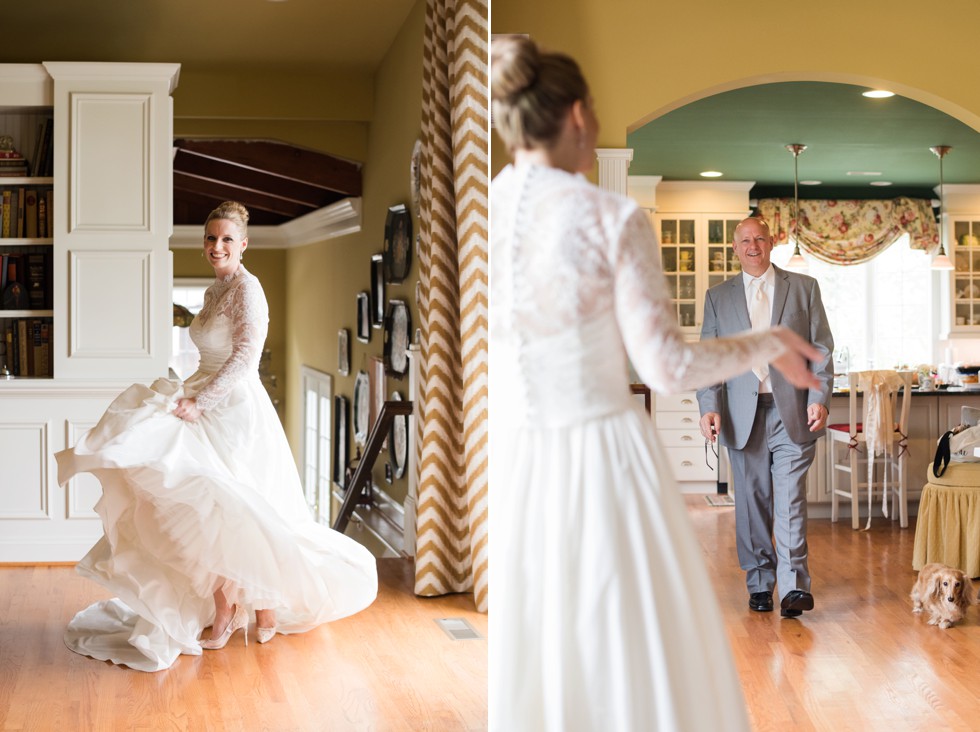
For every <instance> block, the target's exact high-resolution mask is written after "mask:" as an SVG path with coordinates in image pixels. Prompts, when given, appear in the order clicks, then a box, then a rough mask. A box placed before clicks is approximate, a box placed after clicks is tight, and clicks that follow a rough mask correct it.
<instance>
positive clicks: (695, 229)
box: [654, 212, 745, 336]
mask: <svg viewBox="0 0 980 732" xmlns="http://www.w3.org/2000/svg"><path fill="white" fill-rule="evenodd" d="M743 218H745V213H744V212H734V213H718V214H712V213H707V214H670V213H663V214H657V215H656V216H654V226H655V229H656V232H657V236H658V238H659V240H660V262H661V266H662V267H663V271H664V277H665V278H666V279H667V291H668V294H669V296H670V298H671V304H672V305H673V307H674V309H675V311H676V313H677V322H678V323H679V324H680V326H681V329H682V330H683V331H684V332H685V334H686V335H689V336H692V335H698V334H699V333H700V332H701V323H702V321H703V312H704V293H705V290H707V289H708V288H709V287H714V286H715V285H718V284H721V283H722V282H724V281H725V280H726V279H728V278H729V277H731V276H733V275H735V274H738V273H739V272H740V271H741V267H740V265H739V261H738V258H737V257H736V256H735V253H734V251H733V250H732V247H731V242H732V238H733V236H734V234H735V227H736V226H738V223H739V222H740V221H741V220H742V219H743Z"/></svg>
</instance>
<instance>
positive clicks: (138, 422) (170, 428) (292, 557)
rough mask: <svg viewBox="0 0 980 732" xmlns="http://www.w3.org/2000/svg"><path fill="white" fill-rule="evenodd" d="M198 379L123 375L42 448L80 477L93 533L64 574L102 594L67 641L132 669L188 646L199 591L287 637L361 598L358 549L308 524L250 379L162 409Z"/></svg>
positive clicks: (64, 471)
mask: <svg viewBox="0 0 980 732" xmlns="http://www.w3.org/2000/svg"><path fill="white" fill-rule="evenodd" d="M207 378H209V375H208V374H195V375H194V376H192V377H191V378H190V379H188V380H187V382H185V383H184V384H181V383H180V382H176V381H169V380H166V379H159V380H157V381H156V382H154V383H153V385H152V386H150V387H146V386H143V385H140V384H134V385H133V386H131V387H129V388H128V389H127V390H126V391H124V392H123V393H122V394H120V395H119V397H117V398H116V400H115V401H114V402H113V403H112V404H111V405H110V407H109V409H108V410H107V411H106V413H105V415H103V417H102V419H101V420H100V421H99V423H98V424H97V425H96V426H95V427H94V428H93V429H92V430H90V431H89V432H88V433H87V434H86V435H85V436H84V437H83V438H82V439H81V440H80V441H79V442H78V444H77V445H76V446H75V447H74V448H72V449H70V450H65V451H63V452H60V453H58V454H57V455H56V458H57V461H58V480H59V482H61V483H65V482H67V481H68V480H70V479H71V478H72V476H73V475H75V474H76V473H81V472H88V473H92V474H94V475H95V476H96V477H97V478H98V479H99V481H100V482H101V484H102V490H103V493H102V497H101V499H100V500H99V502H98V503H97V504H96V511H97V512H98V514H99V516H100V517H101V518H102V523H103V528H104V533H105V535H104V536H103V538H102V539H100V540H99V542H98V543H96V545H95V546H94V547H92V549H91V550H90V551H89V552H88V554H87V555H86V556H85V557H84V558H83V559H82V560H81V562H80V563H79V564H78V567H77V569H78V571H79V572H80V573H81V574H83V575H86V576H88V577H90V578H91V579H93V580H95V581H96V582H99V583H100V584H102V585H104V586H105V587H106V588H108V589H109V590H111V591H112V592H113V593H114V594H115V595H116V598H115V599H113V600H108V601H105V602H100V603H96V604H95V605H92V606H91V607H89V608H86V609H85V610H83V611H81V612H80V613H78V614H77V615H76V616H75V618H74V619H73V620H72V621H71V623H70V624H69V626H68V629H67V632H66V634H65V641H66V643H67V644H68V646H69V648H71V649H72V650H73V651H76V652H78V653H82V654H85V655H88V656H92V657H93V658H97V659H100V660H111V661H113V662H115V663H119V664H124V665H127V666H130V667H132V668H135V669H139V670H141V671H157V670H160V669H164V668H167V667H169V666H170V665H171V664H173V662H174V661H175V660H176V659H177V657H178V656H179V655H180V654H182V653H185V654H190V655H198V654H200V653H201V647H200V643H199V640H198V639H199V637H200V635H201V631H202V629H203V628H205V627H206V626H208V625H209V624H210V623H211V621H212V619H213V616H214V601H213V594H214V592H215V591H216V590H218V589H222V590H223V592H224V594H225V596H226V597H227V598H228V599H229V601H230V602H233V603H239V604H243V605H245V606H246V607H247V608H248V609H250V610H251V611H253V612H254V610H262V609H272V610H275V612H276V619H277V625H278V630H279V632H281V633H299V632H303V631H306V630H309V629H310V628H313V627H315V626H317V625H319V624H321V623H325V622H328V621H331V620H337V619H339V618H342V617H345V616H348V615H351V614H353V613H355V612H358V611H359V610H361V609H363V608H365V607H367V606H368V605H370V604H371V602H373V600H374V598H375V596H376V595H377V568H376V563H375V559H374V557H373V556H372V555H371V553H370V552H369V551H368V550H367V549H366V548H364V547H363V546H361V545H360V544H358V543H357V542H355V541H353V540H352V539H350V538H348V537H346V536H344V535H342V534H340V533H338V532H335V531H333V530H332V529H329V528H327V527H325V526H321V525H320V524H318V523H317V522H316V521H314V519H313V517H312V515H311V513H310V511H309V509H308V507H307V506H306V502H305V500H304V498H303V494H302V489H301V486H300V482H299V477H298V474H297V471H296V467H295V463H294V462H293V458H292V454H291V452H290V450H289V446H288V443H287V441H286V438H285V434H284V433H283V430H282V427H281V425H280V422H279V418H278V415H277V414H276V412H275V410H274V409H273V407H272V404H271V402H270V400H269V398H268V395H267V394H266V392H265V390H264V388H263V387H262V384H261V382H260V381H259V379H258V377H257V376H255V377H252V376H250V377H248V378H246V379H243V380H242V381H241V382H239V383H238V384H237V385H236V386H235V387H234V389H233V391H232V392H231V394H229V396H228V397H227V398H226V399H225V400H224V402H223V403H222V404H221V405H219V406H218V407H215V408H214V409H212V410H209V411H207V412H205V413H204V414H203V415H202V416H201V418H200V419H198V420H197V421H196V422H185V421H183V420H181V419H178V418H177V417H174V416H173V414H172V413H171V412H172V411H173V407H174V406H175V404H176V401H177V400H178V399H180V398H181V397H183V396H193V395H194V394H196V393H197V391H198V390H199V389H200V388H201V386H202V385H203V384H204V383H205V382H206V380H207Z"/></svg>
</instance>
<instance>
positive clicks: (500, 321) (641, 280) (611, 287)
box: [490, 165, 783, 393]
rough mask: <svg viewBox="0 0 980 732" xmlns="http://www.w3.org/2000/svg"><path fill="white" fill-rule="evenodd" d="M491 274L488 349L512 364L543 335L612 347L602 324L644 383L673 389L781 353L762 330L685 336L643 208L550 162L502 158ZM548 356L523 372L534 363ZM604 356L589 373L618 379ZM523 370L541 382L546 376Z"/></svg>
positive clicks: (495, 189) (711, 380) (494, 193)
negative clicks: (697, 338)
mask: <svg viewBox="0 0 980 732" xmlns="http://www.w3.org/2000/svg"><path fill="white" fill-rule="evenodd" d="M490 281H491V298H492V305H493V306H492V308H491V310H490V327H491V338H492V345H491V351H493V349H494V348H495V347H496V346H497V345H498V344H499V345H501V346H502V347H503V348H505V349H507V350H509V351H510V352H513V353H515V354H517V356H516V358H517V360H518V361H520V360H521V359H520V354H522V353H528V352H529V349H530V350H536V349H538V348H539V344H540V343H542V342H545V343H547V342H548V341H549V340H551V339H554V342H555V343H556V344H558V343H561V344H567V343H568V342H569V336H570V335H573V336H574V340H575V341H576V342H581V343H582V344H584V345H585V346H587V345H588V343H590V342H591V343H592V344H593V345H595V346H597V347H598V346H600V345H601V344H607V345H608V343H609V342H610V341H609V339H608V338H605V337H604V338H602V339H601V340H597V339H596V336H595V333H596V329H597V324H599V325H598V328H600V329H601V328H607V329H608V328H611V329H613V330H615V329H617V328H618V331H619V333H618V334H615V335H614V337H613V339H612V341H611V342H612V343H616V342H617V341H618V342H620V343H622V344H623V345H624V346H625V349H626V352H627V353H628V356H629V359H630V360H631V361H632V364H633V366H634V368H635V369H636V371H637V373H638V374H639V375H640V377H641V378H642V379H643V381H644V382H646V383H647V384H648V385H649V386H650V387H651V388H653V389H655V390H656V391H659V392H668V393H669V392H675V391H679V390H683V389H695V388H699V387H702V386H706V385H708V384H715V383H719V382H721V381H723V380H725V379H727V378H729V377H731V376H735V375H736V374H739V373H743V372H745V371H748V370H749V369H750V368H752V367H753V366H754V365H761V364H763V363H767V362H769V361H771V360H772V359H773V358H775V357H776V356H778V355H780V353H782V350H783V346H782V344H781V342H780V341H779V340H778V338H776V337H775V336H774V335H772V334H771V333H769V332H765V333H757V334H745V335H744V336H741V337H738V338H718V339H712V340H710V341H705V342H703V343H688V342H686V341H685V340H684V337H683V334H682V333H681V331H680V329H679V327H678V325H677V320H676V314H675V311H674V308H673V307H672V305H671V303H670V300H669V298H668V295H667V284H666V281H665V279H664V277H663V275H662V273H661V270H660V262H659V254H658V251H657V242H656V238H655V236H654V233H653V229H652V227H651V226H650V222H649V219H648V217H647V214H646V213H645V212H644V211H643V210H641V209H640V208H638V207H637V206H636V204H635V203H634V202H632V201H631V200H629V199H626V198H623V197H622V196H618V195H615V194H612V193H609V192H606V191H602V190H600V189H599V188H597V187H595V186H594V185H592V184H590V183H589V182H588V181H586V180H585V178H583V177H581V176H577V175H572V174H569V173H566V172H564V171H561V170H557V169H554V168H549V167H545V166H537V165H524V166H516V167H515V166H509V167H507V168H506V169H504V170H503V171H502V172H501V173H500V175H498V176H497V177H496V178H495V179H494V181H493V184H492V187H491V280H490ZM606 335H608V334H606ZM546 363H547V362H546V361H544V362H543V361H541V360H539V359H535V363H534V365H533V366H530V365H524V366H519V367H518V368H524V369H525V370H528V369H530V368H533V369H534V370H536V371H540V370H541V369H542V368H547V366H546ZM599 363H601V361H600V362H599ZM605 363H606V371H605V373H602V372H601V371H602V369H601V368H599V371H600V372H599V373H594V374H592V376H593V378H594V379H596V380H602V379H607V380H608V379H609V378H610V377H612V378H614V379H615V378H616V377H617V376H618V375H617V374H615V373H613V372H611V371H609V368H610V367H614V368H617V369H618V365H617V359H608V360H607V361H606V362H605ZM597 368H598V366H597ZM525 376H526V377H527V380H528V382H529V383H532V384H536V385H540V384H542V383H543V382H544V381H546V380H547V376H544V377H542V375H541V374H540V373H537V374H534V375H531V374H525ZM621 378H623V379H625V373H624V374H622V377H621Z"/></svg>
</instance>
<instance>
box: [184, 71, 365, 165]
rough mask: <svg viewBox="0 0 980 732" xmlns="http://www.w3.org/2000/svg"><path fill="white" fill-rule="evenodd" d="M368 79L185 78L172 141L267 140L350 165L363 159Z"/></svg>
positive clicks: (195, 75)
mask: <svg viewBox="0 0 980 732" xmlns="http://www.w3.org/2000/svg"><path fill="white" fill-rule="evenodd" d="M373 113H374V77H372V76H371V75H368V74H351V75H347V76H338V75H331V76H329V77H325V76H323V75H314V74H310V75H307V76H303V75H298V74H266V75H262V74H255V73H254V72H253V71H251V70H249V71H247V72H246V71H243V72H241V73H240V74H239V75H238V76H235V75H229V74H227V73H220V74H219V73H210V72H206V71H193V72H187V73H184V74H182V75H181V77H180V83H179V85H178V87H177V91H176V93H175V94H174V134H175V136H177V137H218V138H232V139H233V138H248V139H274V140H282V141H283V142H289V143H292V144H294V145H300V146H302V147H308V148H312V149H314V150H320V151H322V152H327V153H330V154H331V155H337V156H340V157H344V158H349V159H351V160H358V161H361V160H364V159H365V158H366V157H367V137H368V127H369V123H370V121H371V118H372V116H373Z"/></svg>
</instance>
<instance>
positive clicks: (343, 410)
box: [333, 394, 350, 489]
mask: <svg viewBox="0 0 980 732" xmlns="http://www.w3.org/2000/svg"><path fill="white" fill-rule="evenodd" d="M349 418H350V403H349V402H348V401H347V397H345V396H344V395H343V394H337V395H336V396H334V398H333V482H334V483H336V484H337V486H338V487H340V488H341V489H345V488H347V463H348V462H349V461H350V451H349V446H348V444H347V429H348V428H347V425H348V423H349Z"/></svg>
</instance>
